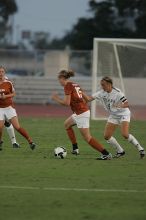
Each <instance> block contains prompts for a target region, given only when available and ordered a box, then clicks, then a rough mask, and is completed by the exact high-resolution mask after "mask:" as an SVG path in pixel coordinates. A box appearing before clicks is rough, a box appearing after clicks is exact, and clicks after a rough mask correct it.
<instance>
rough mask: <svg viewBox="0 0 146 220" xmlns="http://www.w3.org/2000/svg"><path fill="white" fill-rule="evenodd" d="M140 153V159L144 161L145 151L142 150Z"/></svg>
mask: <svg viewBox="0 0 146 220" xmlns="http://www.w3.org/2000/svg"><path fill="white" fill-rule="evenodd" d="M139 153H140V159H143V158H144V156H145V151H144V150H140V151H139Z"/></svg>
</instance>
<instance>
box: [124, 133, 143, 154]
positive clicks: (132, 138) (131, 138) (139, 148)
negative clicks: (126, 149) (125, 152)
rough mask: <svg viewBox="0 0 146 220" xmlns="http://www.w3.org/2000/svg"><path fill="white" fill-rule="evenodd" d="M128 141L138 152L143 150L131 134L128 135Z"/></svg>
mask: <svg viewBox="0 0 146 220" xmlns="http://www.w3.org/2000/svg"><path fill="white" fill-rule="evenodd" d="M128 141H129V142H130V143H131V144H133V145H134V146H135V147H136V148H137V150H138V151H140V150H144V149H143V147H142V146H141V145H140V144H139V142H138V141H137V140H136V138H135V137H134V136H133V135H132V134H129V137H128Z"/></svg>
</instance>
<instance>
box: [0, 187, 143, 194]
mask: <svg viewBox="0 0 146 220" xmlns="http://www.w3.org/2000/svg"><path fill="white" fill-rule="evenodd" d="M0 189H20V190H21V189H22V190H44V191H45V190H46V191H76V192H122V193H146V190H135V189H130V190H129V189H87V188H83V189H82V188H63V187H56V188H55V187H35V186H34V187H33V186H0Z"/></svg>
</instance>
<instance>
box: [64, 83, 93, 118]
mask: <svg viewBox="0 0 146 220" xmlns="http://www.w3.org/2000/svg"><path fill="white" fill-rule="evenodd" d="M64 92H65V95H71V100H70V106H71V109H72V111H73V112H75V113H76V114H77V115H80V114H82V113H83V112H86V111H88V110H89V107H88V105H87V104H86V103H85V100H84V99H83V96H82V90H81V88H80V86H79V85H78V84H77V83H73V82H68V83H67V84H66V85H65V86H64Z"/></svg>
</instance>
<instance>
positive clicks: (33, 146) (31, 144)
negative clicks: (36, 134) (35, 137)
mask: <svg viewBox="0 0 146 220" xmlns="http://www.w3.org/2000/svg"><path fill="white" fill-rule="evenodd" d="M29 146H30V148H31V150H34V149H35V147H36V144H35V143H34V142H31V143H29Z"/></svg>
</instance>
